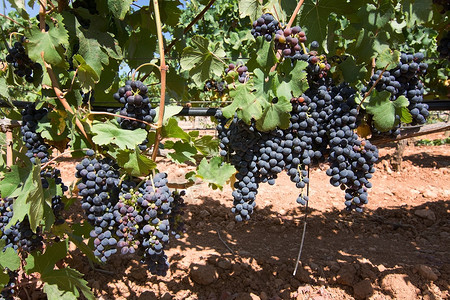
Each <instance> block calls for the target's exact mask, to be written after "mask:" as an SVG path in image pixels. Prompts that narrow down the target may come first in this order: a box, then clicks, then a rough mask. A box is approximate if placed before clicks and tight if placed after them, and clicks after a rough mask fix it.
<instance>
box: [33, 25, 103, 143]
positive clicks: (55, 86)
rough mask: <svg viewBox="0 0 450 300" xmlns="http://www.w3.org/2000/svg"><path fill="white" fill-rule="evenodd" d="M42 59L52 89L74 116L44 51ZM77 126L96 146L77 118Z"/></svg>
mask: <svg viewBox="0 0 450 300" xmlns="http://www.w3.org/2000/svg"><path fill="white" fill-rule="evenodd" d="M44 30H45V29H44ZM41 57H42V61H43V62H44V66H45V68H46V69H47V73H48V75H49V77H50V80H51V82H52V87H53V90H54V91H55V94H56V96H57V97H58V99H59V101H60V102H61V104H62V105H63V106H64V108H65V109H66V110H67V111H68V112H69V113H71V114H74V112H73V110H72V108H71V107H70V105H69V103H68V102H67V100H66V98H65V97H64V93H63V92H62V91H61V89H60V88H59V84H58V81H57V80H56V76H55V73H53V69H52V66H51V65H49V64H48V63H47V62H46V61H45V59H44V51H42V52H41ZM75 124H76V125H77V127H78V129H80V132H81V133H82V134H83V135H84V137H85V138H86V140H87V141H88V142H89V143H90V144H91V145H92V146H94V144H93V143H92V141H91V140H90V139H89V137H88V135H87V133H86V131H85V130H84V127H83V124H81V122H80V120H79V119H78V118H76V117H75Z"/></svg>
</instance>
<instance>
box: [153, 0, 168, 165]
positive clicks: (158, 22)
mask: <svg viewBox="0 0 450 300" xmlns="http://www.w3.org/2000/svg"><path fill="white" fill-rule="evenodd" d="M153 5H154V7H155V21H156V31H157V33H158V46H159V55H160V56H161V57H160V59H161V62H160V66H159V71H160V72H161V99H160V101H159V115H158V124H157V126H158V128H157V129H156V136H155V144H154V147H153V153H152V160H153V161H156V155H157V154H158V147H159V138H160V135H161V129H162V123H163V118H164V107H165V100H166V72H167V66H166V60H165V58H164V40H163V35H162V25H161V16H160V13H159V3H158V0H153Z"/></svg>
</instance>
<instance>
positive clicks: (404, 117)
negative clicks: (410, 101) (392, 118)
mask: <svg viewBox="0 0 450 300" xmlns="http://www.w3.org/2000/svg"><path fill="white" fill-rule="evenodd" d="M399 111H400V121H402V122H403V123H406V124H409V123H411V122H412V120H413V119H412V115H411V113H410V112H409V109H408V108H407V107H401V108H400V110H399Z"/></svg>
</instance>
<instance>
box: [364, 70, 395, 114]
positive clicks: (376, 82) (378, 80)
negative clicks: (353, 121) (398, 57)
mask: <svg viewBox="0 0 450 300" xmlns="http://www.w3.org/2000/svg"><path fill="white" fill-rule="evenodd" d="M388 66H389V64H387V65H386V66H385V67H384V68H383V70H382V71H381V74H380V76H379V77H378V79H377V80H376V81H375V82H374V83H373V85H372V86H371V87H370V89H369V91H367V93H365V94H364V98H363V99H362V100H361V103H359V106H358V112H359V110H360V109H361V106H362V105H363V103H364V101H366V98H367V97H369V95H370V94H371V93H372V91H373V89H374V88H375V86H376V85H377V84H378V82H380V80H381V78H383V73H384V72H385V71H386V69H387V68H388Z"/></svg>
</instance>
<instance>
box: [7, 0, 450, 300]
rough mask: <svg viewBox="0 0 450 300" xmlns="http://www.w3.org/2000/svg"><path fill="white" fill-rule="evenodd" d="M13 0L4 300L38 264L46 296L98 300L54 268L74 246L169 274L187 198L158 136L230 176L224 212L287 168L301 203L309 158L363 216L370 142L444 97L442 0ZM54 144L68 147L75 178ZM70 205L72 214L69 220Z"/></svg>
mask: <svg viewBox="0 0 450 300" xmlns="http://www.w3.org/2000/svg"><path fill="white" fill-rule="evenodd" d="M9 2H10V5H11V6H12V9H11V10H10V12H9V13H7V14H0V18H1V20H2V22H1V31H2V33H1V38H2V44H1V46H0V47H1V55H0V58H1V59H2V66H3V67H2V69H1V70H0V75H1V76H0V98H1V100H2V106H3V108H1V110H0V111H1V114H2V119H9V120H12V121H14V120H17V121H21V123H20V128H13V126H12V125H11V126H10V127H8V129H7V130H6V131H7V134H6V135H5V134H2V139H3V140H5V141H7V143H6V144H5V145H2V146H1V153H0V154H1V155H0V178H1V183H0V193H1V202H0V213H1V218H0V230H1V236H2V238H1V240H0V248H1V249H2V251H0V265H1V267H2V272H0V284H1V285H2V286H4V288H3V290H2V297H3V298H5V299H11V298H12V297H13V296H14V294H15V293H17V292H18V291H19V290H20V288H21V283H23V282H25V281H26V280H29V277H28V275H30V276H35V275H37V274H38V277H37V278H39V280H40V281H41V282H43V290H44V292H45V293H46V294H47V296H48V299H57V298H59V297H61V296H62V295H64V297H65V299H66V298H67V299H76V298H78V297H79V296H80V295H81V294H82V295H84V297H86V298H87V299H93V298H94V296H93V294H92V292H91V290H90V288H89V287H88V286H87V282H86V281H85V280H84V279H83V274H81V273H80V272H79V271H77V270H75V269H73V268H70V267H67V268H60V267H58V262H59V261H60V260H61V259H63V258H64V257H66V256H67V254H68V247H69V243H74V244H75V245H76V247H78V248H79V249H80V250H81V251H83V253H84V254H85V255H86V256H87V257H88V258H89V260H90V261H92V262H93V263H96V264H101V263H107V262H108V260H109V259H110V257H113V256H115V255H127V254H128V253H138V254H139V255H140V256H141V257H142V262H143V267H144V266H145V267H147V268H149V270H150V271H151V273H152V274H156V275H161V276H164V275H165V274H166V272H167V270H168V267H169V260H170V258H168V257H167V256H166V255H165V252H164V249H167V247H168V242H169V240H170V239H173V238H178V237H180V235H182V234H183V232H184V227H183V217H182V216H183V208H184V206H185V205H184V200H183V196H184V191H178V190H174V189H171V188H169V186H170V184H169V183H168V180H167V174H165V173H164V172H159V170H158V157H157V154H158V149H159V148H160V147H164V149H165V150H166V151H167V153H168V154H167V155H168V157H169V158H170V159H171V160H172V161H173V162H175V163H178V164H181V163H186V162H190V163H193V164H195V165H196V166H197V168H196V171H194V172H189V173H188V174H186V181H187V182H188V184H189V183H192V182H193V181H194V180H196V179H198V178H200V179H202V180H204V181H205V182H207V183H208V184H209V185H210V187H211V188H213V189H216V188H219V189H221V188H222V187H223V186H224V185H225V184H228V183H229V182H231V184H232V185H233V188H234V191H233V194H232V196H233V198H234V206H233V209H232V211H233V212H234V215H235V220H236V221H243V220H248V219H250V215H251V214H252V213H254V212H255V205H256V202H255V201H256V195H257V193H258V187H259V184H260V183H264V182H268V183H269V184H274V183H275V180H276V178H277V175H278V174H279V173H280V172H282V171H283V170H284V171H286V172H287V174H288V175H289V176H290V179H291V180H292V181H293V182H294V183H295V185H296V187H297V188H298V189H299V196H298V198H297V202H298V203H299V204H301V205H305V204H307V202H308V200H309V198H308V193H307V192H306V189H305V188H307V187H308V184H309V178H308V176H309V166H314V165H315V164H317V163H319V162H329V163H330V167H329V169H328V170H327V171H326V173H327V175H329V176H330V183H331V184H332V185H333V186H336V187H340V188H341V189H342V190H344V191H345V192H344V196H343V198H344V199H343V202H344V203H345V206H343V207H346V208H347V209H348V210H356V211H359V212H361V211H362V210H363V207H364V204H366V203H367V201H368V189H370V187H371V183H370V182H369V179H370V178H371V177H372V174H373V173H374V172H375V169H374V168H373V165H374V163H375V162H376V161H377V159H378V151H377V148H376V147H375V146H374V145H372V144H371V142H370V141H369V140H368V138H369V137H375V136H379V135H393V136H395V135H397V134H398V132H399V131H398V130H399V128H400V127H401V126H402V124H413V125H420V124H424V123H425V122H426V119H427V116H428V114H429V113H428V107H427V105H426V104H424V103H423V100H424V98H425V99H427V98H428V99H433V98H442V97H446V94H448V85H449V81H448V74H449V71H450V68H449V61H448V58H449V48H448V47H449V33H448V5H447V4H446V1H431V0H425V1H417V0H407V1H395V0H383V1H359V0H356V1H353V0H352V1H347V0H337V1H336V0H305V1H303V0H301V1H299V2H298V3H295V2H294V1H287V0H281V1H273V0H270V1H253V0H243V1H228V0H209V1H207V0H192V1H188V2H185V1H175V0H160V1H158V0H153V1H149V3H144V2H143V1H131V0H127V1H122V0H100V1H89V0H75V1H64V0H58V1H56V0H40V1H33V0H30V1H28V2H27V4H28V5H29V6H33V5H37V6H39V7H40V10H39V14H38V15H36V16H34V15H30V13H29V12H30V9H28V11H27V8H26V6H25V3H24V1H9ZM13 100H21V101H25V102H26V105H25V107H22V106H23V105H22V106H21V107H19V105H17V103H18V102H14V101H13ZM22 104H23V103H22ZM181 105H188V106H189V107H193V106H202V105H203V106H206V107H220V108H221V109H219V110H217V113H216V115H215V119H214V120H216V121H217V131H218V134H219V138H218V139H217V138H215V137H213V136H208V135H200V134H199V132H198V131H189V132H186V131H184V130H183V129H181V128H180V127H179V125H178V117H176V115H177V114H178V113H179V112H180V111H181V108H182V106H181ZM94 107H96V108H99V107H101V108H103V110H101V109H94ZM105 107H106V108H107V109H106V110H105V109H104V108H105ZM12 123H14V122H12ZM12 123H11V122H10V124H12ZM12 128H13V129H12ZM9 134H12V136H13V138H12V139H11V136H9ZM57 150H58V151H59V152H61V153H62V154H58V153H59V152H57ZM63 155H70V156H72V157H73V158H77V159H79V163H78V164H77V166H76V170H74V172H75V174H76V177H77V178H78V181H77V182H76V183H74V184H73V185H70V186H69V187H68V186H66V185H65V184H64V183H63V182H62V180H61V176H60V172H59V170H58V169H57V168H56V167H57V162H58V160H59V159H60V158H61V157H62V156H63ZM304 189H305V190H304ZM71 206H81V208H82V209H83V211H84V212H85V215H84V216H85V220H84V221H83V222H81V223H79V224H77V223H73V222H70V223H69V222H66V218H67V214H68V211H67V210H68V209H69V208H70V207H71ZM255 213H257V212H255ZM250 222H251V221H250ZM17 282H19V284H17Z"/></svg>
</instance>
